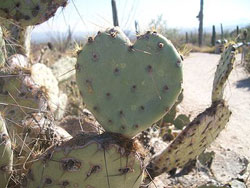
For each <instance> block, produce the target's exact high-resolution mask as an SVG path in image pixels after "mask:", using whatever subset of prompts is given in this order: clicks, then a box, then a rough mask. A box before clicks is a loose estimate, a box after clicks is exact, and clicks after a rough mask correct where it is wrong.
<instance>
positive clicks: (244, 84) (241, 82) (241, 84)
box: [236, 78, 250, 90]
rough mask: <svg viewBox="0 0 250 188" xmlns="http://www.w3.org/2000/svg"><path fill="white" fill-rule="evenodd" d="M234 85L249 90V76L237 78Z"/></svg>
mask: <svg viewBox="0 0 250 188" xmlns="http://www.w3.org/2000/svg"><path fill="white" fill-rule="evenodd" d="M236 87H237V88H247V89H248V90H250V78H246V79H243V80H239V81H238V82H237V83H236Z"/></svg>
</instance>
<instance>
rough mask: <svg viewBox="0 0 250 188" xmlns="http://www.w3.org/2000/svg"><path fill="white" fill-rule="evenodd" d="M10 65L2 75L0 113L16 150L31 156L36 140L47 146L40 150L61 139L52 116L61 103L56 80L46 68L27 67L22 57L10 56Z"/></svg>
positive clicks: (38, 66)
mask: <svg viewBox="0 0 250 188" xmlns="http://www.w3.org/2000/svg"><path fill="white" fill-rule="evenodd" d="M7 64H8V68H9V69H10V70H8V71H6V72H3V71H2V72H0V75H1V77H0V83H1V84H0V110H1V111H2V113H3V114H4V116H5V118H6V122H7V125H8V130H9V132H10V136H11V139H12V141H13V145H15V147H14V149H15V151H17V153H20V152H25V153H28V154H29V153H30V151H31V148H32V147H33V145H34V143H36V140H37V139H38V140H39V141H44V142H43V145H45V146H41V147H39V148H46V147H47V146H48V145H49V144H51V143H52V142H54V141H56V139H55V138H54V137H55V135H57V137H58V134H56V133H55V132H56V130H55V126H54V123H53V117H52V112H56V111H55V110H56V109H57V108H58V106H57V101H59V95H58V94H59V89H58V85H57V80H56V79H55V77H53V75H52V73H51V70H50V69H48V68H47V67H46V66H45V65H41V64H35V65H33V66H32V67H31V68H28V63H27V59H26V58H25V57H24V56H22V55H18V54H16V55H14V56H12V57H10V59H9V60H8V62H7ZM39 73H41V74H39ZM30 119H31V120H30ZM68 136H69V135H68ZM59 137H60V136H59ZM59 137H58V138H59ZM42 138H43V139H42ZM45 142H46V143H45ZM39 150H40V149H39Z"/></svg>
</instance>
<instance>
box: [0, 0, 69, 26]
mask: <svg viewBox="0 0 250 188" xmlns="http://www.w3.org/2000/svg"><path fill="white" fill-rule="evenodd" d="M67 2H68V0H49V1H48V0H11V1H10V0H2V1H1V4H0V17H2V18H6V19H12V20H14V21H16V22H18V23H19V24H20V25H22V26H29V25H37V24H40V23H42V22H45V21H47V20H48V19H49V18H51V17H52V16H54V14H55V12H56V10H57V9H58V8H59V7H61V6H62V7H65V6H66V4H67Z"/></svg>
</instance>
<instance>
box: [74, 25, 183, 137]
mask: <svg viewBox="0 0 250 188" xmlns="http://www.w3.org/2000/svg"><path fill="white" fill-rule="evenodd" d="M76 78H77V85H78V87H79V89H80V91H81V94H82V96H83V100H84V102H85V103H86V105H87V108H88V109H89V110H90V111H91V112H92V113H93V114H94V116H95V117H96V118H97V120H98V121H99V122H100V124H101V125H102V126H103V127H104V129H105V130H106V131H108V132H115V133H121V134H123V135H124V136H127V137H133V136H135V135H136V134H137V133H139V132H141V131H143V130H145V129H146V128H148V127H149V126H151V125H152V124H153V123H155V122H157V121H158V120H159V119H161V118H162V117H163V116H164V115H165V114H166V113H167V112H168V111H169V109H171V107H172V105H173V104H174V103H175V101H176V99H177V97H178V95H179V93H180V91H181V87H182V60H181V57H180V55H179V54H178V52H177V51H176V49H175V48H174V46H173V45H172V44H171V42H170V41H169V40H167V39H166V38H165V37H163V36H162V35H160V34H157V33H156V32H147V33H146V34H144V35H142V36H139V37H138V40H137V41H136V42H135V43H134V44H132V43H130V41H129V39H128V38H127V37H126V36H125V34H124V33H123V32H122V31H121V30H120V29H119V28H117V27H115V28H113V29H110V30H107V31H106V32H98V35H97V36H96V37H95V38H94V39H93V38H89V40H88V44H87V45H86V46H85V47H84V48H83V50H82V51H81V52H80V53H79V55H78V60H77V65H76Z"/></svg>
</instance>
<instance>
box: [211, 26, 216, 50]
mask: <svg viewBox="0 0 250 188" xmlns="http://www.w3.org/2000/svg"><path fill="white" fill-rule="evenodd" d="M215 42H216V31H215V25H213V28H212V37H211V45H212V46H215Z"/></svg>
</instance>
